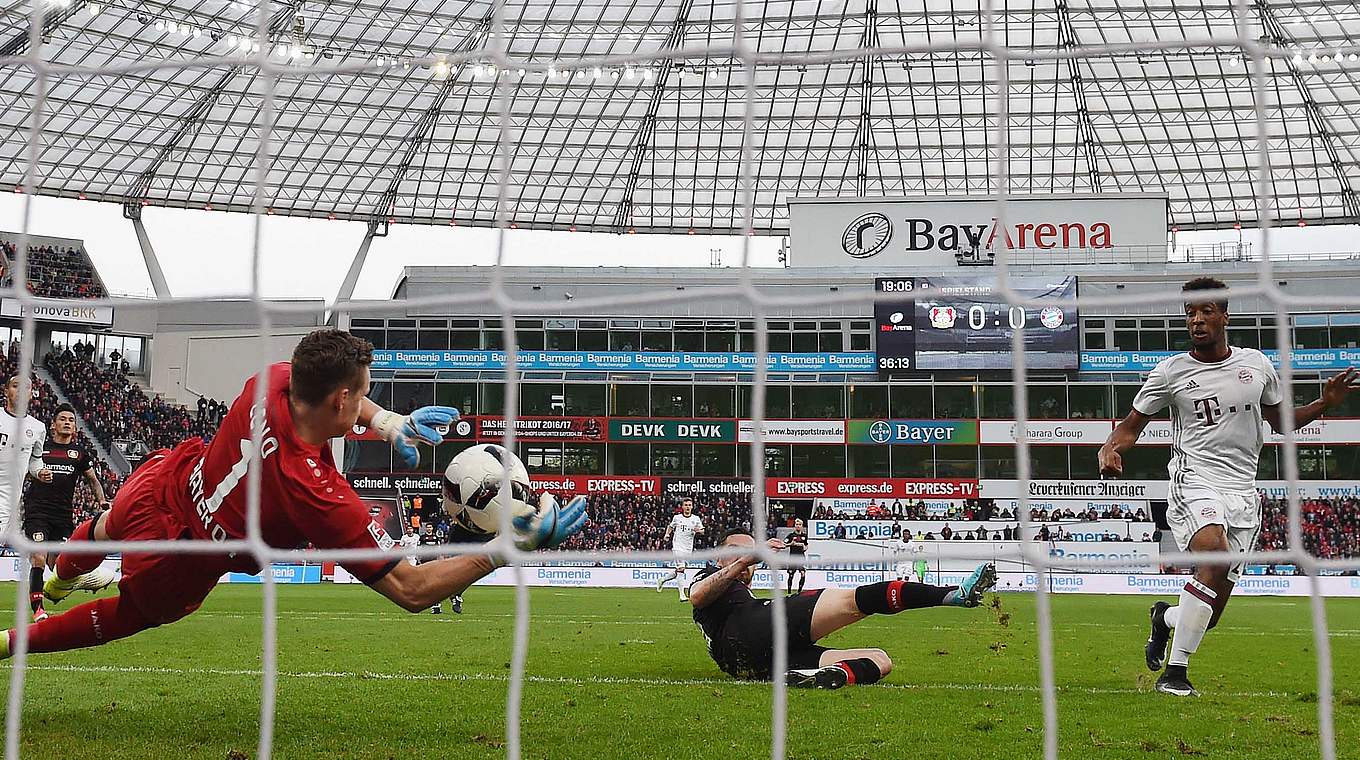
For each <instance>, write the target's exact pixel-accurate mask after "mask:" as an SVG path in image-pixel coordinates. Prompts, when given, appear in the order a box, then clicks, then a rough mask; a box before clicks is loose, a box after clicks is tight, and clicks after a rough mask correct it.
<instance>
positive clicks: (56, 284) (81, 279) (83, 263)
mask: <svg viewBox="0 0 1360 760" xmlns="http://www.w3.org/2000/svg"><path fill="white" fill-rule="evenodd" d="M0 251H3V253H4V259H3V260H0V270H2V271H0V284H2V285H4V286H5V287H13V285H14V260H15V257H16V256H17V255H18V249H17V248H16V245H15V242H14V241H12V240H0ZM28 289H29V292H31V293H33V294H34V295H39V296H45V297H47V298H103V297H105V296H107V295H108V291H106V290H105V289H104V285H103V283H102V282H101V281H100V279H99V275H98V274H96V273H95V270H94V263H93V262H91V261H90V257H89V256H88V255H87V254H86V253H85V251H84V250H82V249H80V248H62V247H58V246H51V245H40V246H29V249H28Z"/></svg>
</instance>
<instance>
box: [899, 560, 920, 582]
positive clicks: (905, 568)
mask: <svg viewBox="0 0 1360 760" xmlns="http://www.w3.org/2000/svg"><path fill="white" fill-rule="evenodd" d="M915 565H916V563H915V562H898V563H897V565H896V569H897V577H898V578H901V579H906V578H910V577H911V575H912V573H913V572H914V571H915Z"/></svg>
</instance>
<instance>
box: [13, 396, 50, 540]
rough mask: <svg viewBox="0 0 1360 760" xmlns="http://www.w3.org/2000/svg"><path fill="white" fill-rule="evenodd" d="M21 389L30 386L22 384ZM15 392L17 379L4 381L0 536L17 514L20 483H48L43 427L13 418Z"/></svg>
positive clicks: (34, 421) (34, 420) (35, 420)
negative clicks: (31, 480)
mask: <svg viewBox="0 0 1360 760" xmlns="http://www.w3.org/2000/svg"><path fill="white" fill-rule="evenodd" d="M23 387H24V388H30V387H32V386H29V385H28V384H24V385H23ZM19 393H20V378H19V376H18V375H13V376H11V377H9V378H7V379H6V380H5V408H4V409H3V410H0V535H3V534H4V531H5V530H7V529H8V528H9V521H10V519H11V518H12V516H15V515H18V514H19V496H20V494H22V493H23V492H24V480H25V479H27V478H29V477H34V478H37V479H38V480H41V481H42V482H44V483H49V482H51V481H52V471H51V470H49V469H47V468H46V467H45V466H44V465H43V446H44V443H45V442H46V440H47V426H46V425H43V423H42V421H41V420H39V419H38V418H36V417H31V416H29V415H24V416H23V417H16V416H15V410H16V409H17V408H18V405H19Z"/></svg>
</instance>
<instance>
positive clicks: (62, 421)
mask: <svg viewBox="0 0 1360 760" xmlns="http://www.w3.org/2000/svg"><path fill="white" fill-rule="evenodd" d="M42 460H43V466H44V467H46V468H47V470H48V471H49V472H51V473H52V478H51V480H47V481H42V480H35V481H33V482H32V483H31V484H29V486H28V493H26V494H25V495H24V517H23V525H24V535H26V536H28V538H29V540H30V541H34V542H39V543H40V542H43V541H51V542H53V543H59V542H61V541H65V540H66V539H68V538H70V536H71V531H73V530H75V527H76V524H75V519H76V518H75V495H76V482H77V481H79V480H81V479H84V481H85V482H86V483H87V484H88V485H89V487H90V491H91V492H93V493H94V498H95V502H96V503H97V505H98V510H99V511H100V512H103V511H104V510H106V509H108V508H109V500H108V498H107V497H106V496H105V495H104V484H102V483H100V482H99V475H98V474H96V473H95V469H94V462H93V461H92V460H91V459H90V453H89V452H88V451H86V450H85V449H84V448H83V447H82V446H80V445H79V444H77V443H76V410H75V409H74V408H73V407H72V406H71V405H70V404H62V405H60V406H58V407H57V411H56V414H54V415H52V430H51V435H49V436H48V437H47V442H46V444H45V445H44V446H43V449H42ZM56 560H57V554H56V552H52V553H51V554H48V553H47V552H44V551H37V552H34V553H33V554H31V555H29V562H30V564H31V567H30V568H29V571H28V572H29V576H28V592H29V593H28V599H29V604H30V605H31V606H32V608H33V620H34V621H35V622H36V621H39V620H42V619H43V618H46V617H47V612H46V611H45V610H43V572H44V571H45V570H46V569H47V568H48V567H50V566H51V564H49V562H50V563H52V564H55V563H56ZM113 579H114V575H113V571H112V570H105V569H104V568H102V567H97V568H95V569H93V570H91V571H90V572H89V574H88V577H86V578H85V579H84V580H83V582H82V583H81V588H83V589H85V590H88V591H98V590H100V589H102V588H106V587H107V586H108V585H109V584H110V583H113Z"/></svg>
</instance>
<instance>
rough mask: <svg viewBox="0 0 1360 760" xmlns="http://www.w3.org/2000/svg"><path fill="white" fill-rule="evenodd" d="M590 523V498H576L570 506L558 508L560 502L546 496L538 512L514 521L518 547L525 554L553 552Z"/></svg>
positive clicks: (550, 496) (544, 495)
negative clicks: (544, 551)
mask: <svg viewBox="0 0 1360 760" xmlns="http://www.w3.org/2000/svg"><path fill="white" fill-rule="evenodd" d="M589 521H590V518H589V517H588V516H587V515H586V497H584V496H573V497H572V499H571V501H569V502H567V505H566V506H558V504H557V499H555V498H553V496H552V494H546V493H545V494H543V497H542V498H541V499H540V500H539V507H538V511H537V512H535V513H534V514H532V515H524V516H521V517H516V518H515V519H514V520H513V523H514V526H515V534H516V535H515V545H516V546H518V547H519V548H520V549H522V550H524V551H533V550H534V549H552V548H553V547H556V546H560V545H561V544H562V543H563V542H565V541H566V540H567V539H569V538H571V537H572V536H574V535H576V534H577V533H579V532H581V529H582V528H584V527H586V523H587V522H589Z"/></svg>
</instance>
